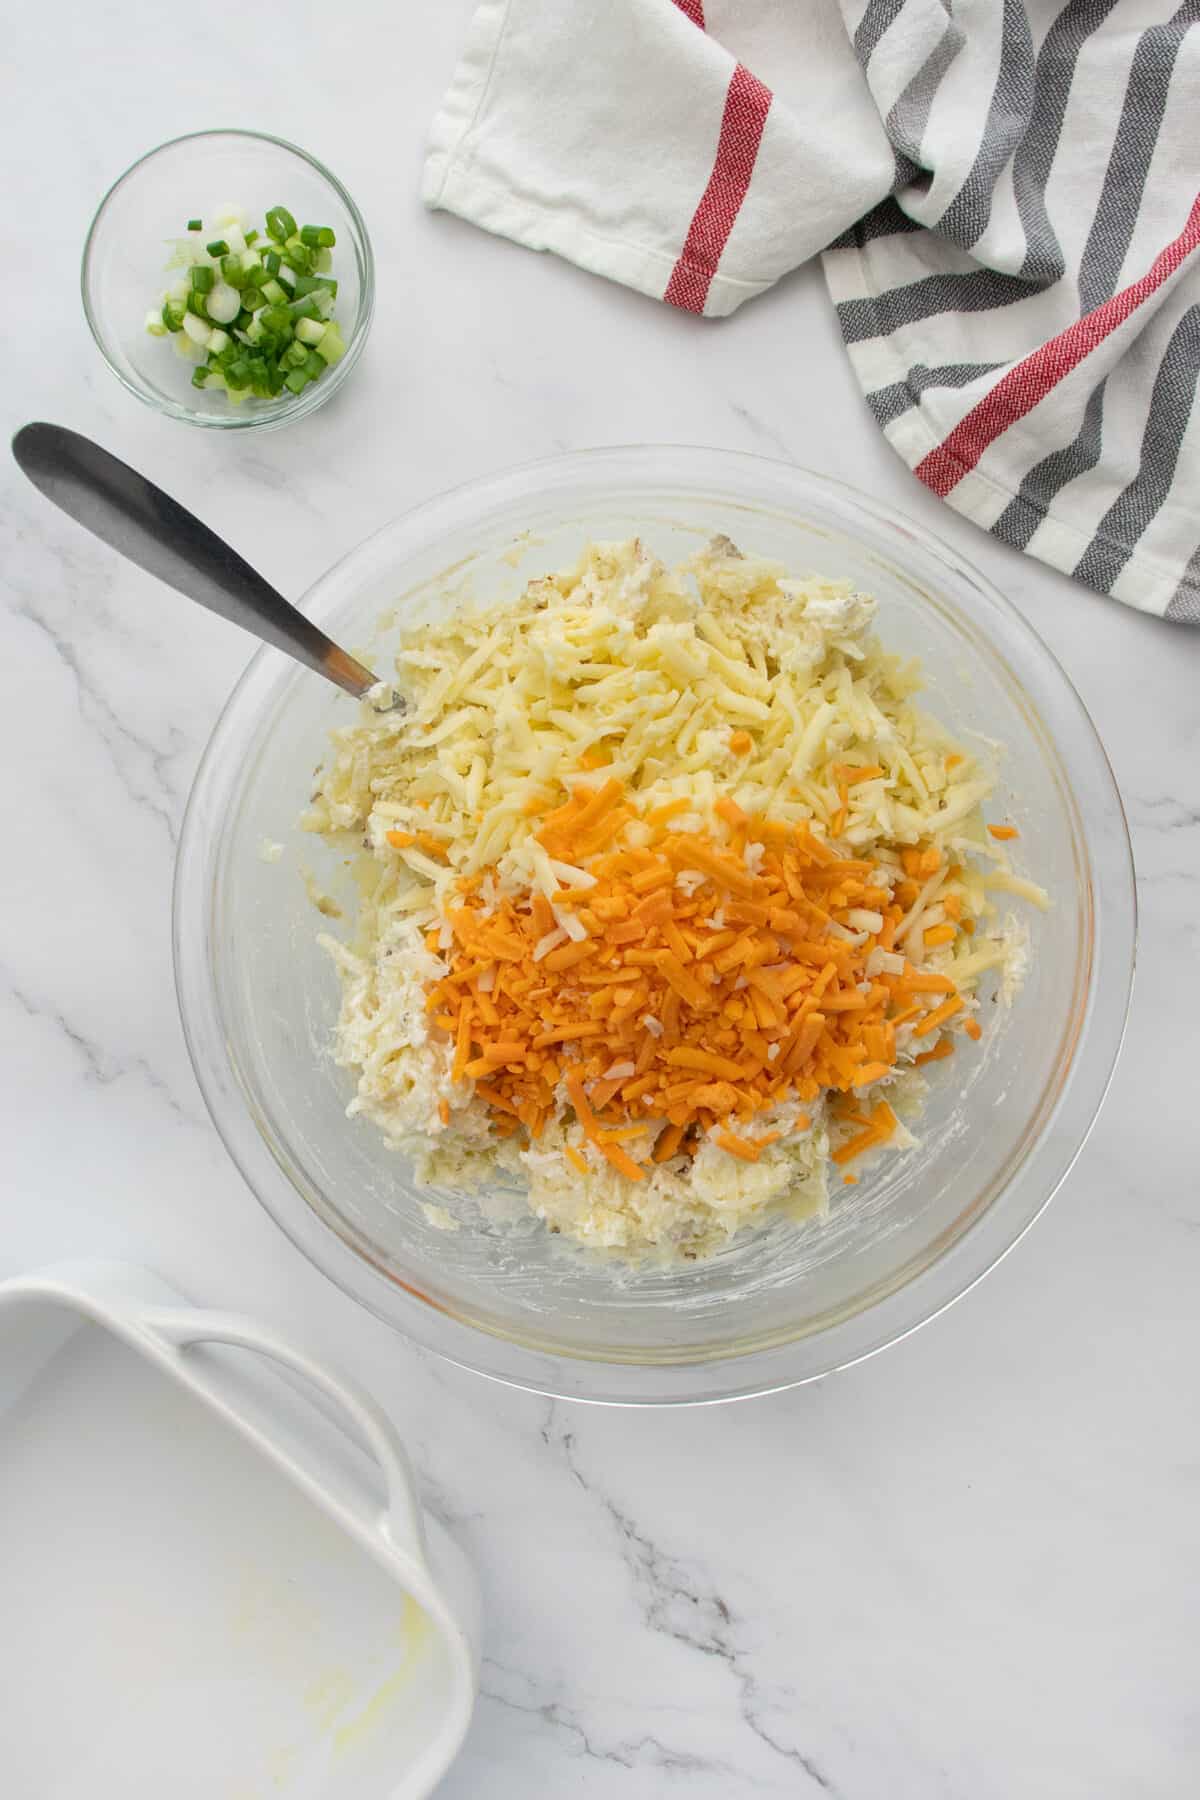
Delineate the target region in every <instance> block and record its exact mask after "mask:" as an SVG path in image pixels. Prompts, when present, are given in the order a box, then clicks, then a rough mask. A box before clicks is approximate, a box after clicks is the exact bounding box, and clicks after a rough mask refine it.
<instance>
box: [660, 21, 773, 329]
mask: <svg viewBox="0 0 1200 1800" xmlns="http://www.w3.org/2000/svg"><path fill="white" fill-rule="evenodd" d="M676 4H677V5H678V4H680V0H676ZM683 10H684V11H685V12H686V11H687V10H688V9H687V8H686V7H684V9H683ZM770 106H771V90H770V88H768V87H764V86H763V84H762V82H761V81H759V79H758V78H757V76H755V75H752V74H751V73H750V71H749V69H745V68H743V67H742V65H741V63H739V64H738V66H737V68H736V69H735V70H734V71H733V77H732V79H731V80H730V83H729V91H728V93H727V94H726V96H725V112H724V115H723V117H722V119H721V135H720V137H719V138H718V139H717V154H716V159H715V161H714V162H713V169H712V174H711V175H710V176H709V178H708V186H707V187H706V188H705V190H704V193H703V194H702V195H701V198H700V204H699V206H698V207H697V208H696V211H695V213H694V215H693V217H692V222H691V225H690V226H689V227H688V234H687V237H686V239H685V240H684V245H683V249H682V251H681V252H680V256H679V261H678V262H677V263H676V264H675V267H674V269H673V270H672V271H671V279H670V281H669V282H668V283H667V291H666V293H665V294H664V295H663V299H664V300H666V301H667V303H668V304H669V305H671V306H680V307H682V308H683V309H684V310H685V311H687V312H694V313H702V312H703V311H704V303H705V301H706V300H707V299H708V290H709V288H710V286H711V285H712V278H713V276H714V275H715V274H716V272H717V264H718V263H719V262H720V260H721V253H722V251H723V250H724V248H725V245H726V243H727V242H728V239H729V234H730V232H731V231H732V230H733V222H734V220H735V219H736V218H737V216H738V213H739V212H740V211H741V205H742V201H743V200H744V199H745V198H746V190H747V188H748V187H749V186H750V177H751V176H752V175H753V173H754V164H755V160H756V158H757V156H758V146H759V143H760V142H761V140H762V134H763V126H764V125H765V124H766V122H767V113H768V112H769V110H770Z"/></svg>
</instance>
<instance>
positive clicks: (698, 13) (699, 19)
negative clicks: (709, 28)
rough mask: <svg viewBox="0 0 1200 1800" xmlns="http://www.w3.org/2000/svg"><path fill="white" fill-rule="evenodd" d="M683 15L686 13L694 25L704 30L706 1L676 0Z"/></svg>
mask: <svg viewBox="0 0 1200 1800" xmlns="http://www.w3.org/2000/svg"><path fill="white" fill-rule="evenodd" d="M675 4H676V6H677V7H678V8H679V10H680V12H681V13H686V14H687V17H688V18H689V19H690V20H691V21H692V24H693V25H698V26H699V27H700V29H701V31H703V30H704V0H675Z"/></svg>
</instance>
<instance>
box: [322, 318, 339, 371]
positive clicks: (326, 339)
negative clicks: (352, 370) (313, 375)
mask: <svg viewBox="0 0 1200 1800" xmlns="http://www.w3.org/2000/svg"><path fill="white" fill-rule="evenodd" d="M345 354H346V346H345V343H344V342H343V339H342V334H341V332H340V331H339V330H338V328H337V324H336V321H335V320H333V319H330V321H329V323H328V325H327V326H326V327H325V334H324V336H323V337H322V339H321V341H320V343H319V344H318V345H317V355H318V356H319V357H320V358H321V360H322V361H323V362H326V363H328V364H329V365H330V366H332V365H333V364H334V363H335V362H341V360H342V358H343V356H345Z"/></svg>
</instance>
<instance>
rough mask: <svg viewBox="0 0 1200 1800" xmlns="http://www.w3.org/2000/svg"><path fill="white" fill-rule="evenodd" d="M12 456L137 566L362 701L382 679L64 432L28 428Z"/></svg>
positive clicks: (184, 519)
mask: <svg viewBox="0 0 1200 1800" xmlns="http://www.w3.org/2000/svg"><path fill="white" fill-rule="evenodd" d="M12 448H13V455H14V456H15V457H16V459H17V461H18V463H20V465H21V467H22V469H23V470H24V471H25V473H26V475H28V477H29V479H30V481H32V483H33V485H34V487H36V488H40V489H41V491H42V493H43V494H45V496H46V498H47V499H48V500H53V502H54V504H55V506H59V507H61V508H62V510H63V512H65V513H69V514H70V516H71V518H73V519H75V520H77V521H78V522H79V524H80V525H86V526H87V528H88V530H89V531H94V532H95V534H96V536H97V537H98V538H103V540H104V542H105V543H106V544H111V545H112V547H113V549H114V550H119V551H120V553H121V555H122V556H127V557H128V558H129V560H130V561H131V562H135V563H138V564H139V565H140V566H141V567H142V568H143V569H148V570H149V572H150V573H151V575H157V576H158V578H159V580H160V581H166V582H169V583H170V585H171V586H172V587H173V588H178V589H179V592H180V593H181V594H186V595H187V596H188V598H189V599H190V600H198V601H199V602H200V605H201V606H206V607H207V608H208V610H209V612H214V613H216V614H218V616H219V617H220V618H222V619H228V620H229V621H230V623H231V624H233V625H240V626H241V627H242V628H243V630H245V631H250V632H253V633H254V635H255V637H259V638H262V639H263V641H264V642H265V643H268V644H273V645H274V646H275V648H276V649H277V650H283V651H285V652H286V654H287V655H288V656H294V657H295V659H296V661H297V662H302V663H303V664H304V665H305V667H306V668H309V669H315V670H316V672H317V674H318V675H324V676H325V677H326V678H327V680H329V681H332V682H334V683H335V684H336V685H337V686H338V687H340V688H342V689H343V690H344V692H345V693H347V694H354V695H356V696H358V697H359V698H360V699H361V697H362V696H363V695H364V694H365V693H366V692H367V690H368V688H372V687H374V686H375V685H376V683H377V681H378V679H379V677H378V676H377V675H373V674H372V673H371V671H370V669H366V668H364V667H363V665H362V663H360V662H356V661H355V659H354V657H352V656H351V655H350V654H349V653H348V652H347V651H345V650H342V649H341V648H340V647H339V646H338V645H337V644H335V643H333V641H332V640H331V639H330V638H327V637H326V636H325V633H324V632H323V631H319V630H318V629H317V627H316V626H315V625H314V624H313V623H312V621H311V620H310V619H306V618H305V617H304V614H303V613H299V612H297V611H296V608H295V607H294V606H292V605H290V604H289V602H288V601H286V600H285V599H284V597H283V595H282V594H280V593H277V592H276V590H275V589H274V588H273V587H271V585H270V583H269V582H266V581H264V580H263V578H262V576H261V575H259V574H258V573H257V571H256V570H254V569H252V568H251V567H250V564H249V563H247V562H243V561H242V558H241V557H240V556H239V555H238V553H237V551H236V550H231V549H230V547H229V545H228V544H226V543H225V542H223V540H222V539H221V538H219V537H218V536H217V534H216V532H215V531H210V530H209V528H208V526H207V525H203V524H201V522H200V520H199V519H198V518H196V516H195V514H194V513H190V512H188V510H187V508H186V507H183V506H180V504H179V502H178V500H172V498H171V496H170V495H169V494H164V493H163V491H162V489H161V488H159V487H155V485H154V483H153V482H152V481H147V480H146V477H145V476H144V475H139V474H138V472H137V470H136V469H131V468H130V467H129V464H128V463H123V462H121V461H120V459H119V458H118V457H115V456H112V455H110V454H109V452H108V451H107V450H102V449H101V448H100V446H99V444H93V442H92V441H91V439H90V438H85V437H81V436H80V435H79V433H78V432H77V431H67V430H65V429H64V427H63V426H61V425H42V424H38V425H24V426H22V428H21V430H20V431H18V433H17V435H16V437H15V438H14V439H13V442H12Z"/></svg>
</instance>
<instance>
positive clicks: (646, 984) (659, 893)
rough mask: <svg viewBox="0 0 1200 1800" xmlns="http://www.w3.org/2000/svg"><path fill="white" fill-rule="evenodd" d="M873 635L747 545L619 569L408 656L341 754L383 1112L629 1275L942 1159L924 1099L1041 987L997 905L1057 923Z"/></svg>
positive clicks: (357, 976)
mask: <svg viewBox="0 0 1200 1800" xmlns="http://www.w3.org/2000/svg"><path fill="white" fill-rule="evenodd" d="M873 611H874V607H873V602H871V601H870V600H869V599H868V598H867V597H866V596H863V595H861V594H858V593H855V592H853V591H852V590H850V589H849V588H847V587H845V586H842V585H839V584H836V583H831V582H824V581H811V582H797V581H793V580H790V579H788V578H787V577H786V576H785V575H784V573H783V571H782V570H780V569H779V568H778V567H777V566H775V565H772V564H769V563H765V562H762V561H760V560H756V559H752V558H746V557H742V556H741V555H740V554H739V553H738V552H737V551H736V550H735V549H734V548H733V546H732V545H731V544H729V543H728V542H727V541H726V540H718V542H717V543H715V544H714V545H712V546H710V548H709V550H708V551H706V552H705V553H703V554H702V555H700V556H698V557H696V558H694V559H693V560H692V562H691V563H690V564H689V565H687V566H686V567H685V568H684V569H682V570H677V571H668V570H667V569H665V568H664V567H663V566H662V565H661V564H659V563H657V562H655V561H654V560H653V559H651V558H650V557H649V556H648V555H646V553H645V552H644V551H643V549H642V548H641V546H640V545H639V544H637V543H630V544H621V545H592V546H590V547H589V549H588V550H587V552H586V553H585V555H584V556H583V558H582V559H581V561H580V563H579V564H578V565H577V567H576V568H574V569H572V570H570V571H567V572H565V573H562V574H559V575H554V576H550V577H546V578H543V579H540V580H537V581H534V582H531V583H530V584H529V586H528V587H527V589H526V591H525V593H524V595H522V596H521V597H520V599H518V600H517V601H515V602H514V603H511V604H509V605H507V606H503V607H496V608H492V609H490V610H487V611H475V612H472V611H470V610H467V609H465V608H462V607H460V608H458V609H456V610H455V611H453V612H452V613H451V614H450V615H449V616H448V617H447V618H446V619H445V620H444V622H443V623H441V624H439V625H436V626H434V627H432V628H430V629H427V630H424V631H422V632H420V633H419V634H418V633H413V634H411V635H410V636H408V637H406V638H405V639H404V640H403V641H402V643H401V645H400V649H399V654H398V657H397V672H398V678H397V682H396V684H395V686H396V688H397V689H398V691H399V693H400V695H401V697H402V700H403V702H404V705H403V706H402V708H401V709H398V710H394V711H392V712H388V713H380V712H377V711H375V710H374V709H373V708H372V707H371V706H370V705H369V704H365V705H364V708H363V710H362V714H361V716H360V718H359V721H358V723H357V724H356V725H353V726H350V727H347V728H344V729H342V730H339V731H338V732H337V733H335V734H334V744H333V754H332V757H331V759H330V761H329V763H328V764H327V766H326V767H325V768H324V770H323V771H322V772H321V774H320V776H319V780H318V787H317V792H316V796H315V798H314V801H313V805H312V808H311V811H310V813H309V814H308V816H307V818H306V823H307V824H308V825H309V827H310V828H311V829H313V830H316V831H319V832H321V833H322V834H324V835H325V836H326V837H327V838H328V839H329V840H330V841H331V842H332V843H334V844H336V845H338V846H339V847H341V846H345V847H346V848H347V849H350V850H352V851H353V852H354V853H355V854H356V856H357V859H358V874H359V878H360V888H361V892H362V903H361V907H360V915H359V920H358V936H357V938H356V939H355V941H354V942H353V943H351V944H343V943H335V942H334V941H333V940H325V941H326V942H328V944H329V947H330V949H331V953H332V954H333V955H334V956H335V958H336V960H337V962H338V966H339V969H340V971H341V974H342V978H343V993H344V999H343V1007H342V1014H341V1019H340V1022H339V1028H338V1046H337V1047H338V1055H339V1060H340V1061H342V1062H343V1063H345V1064H346V1065H347V1066H348V1067H350V1068H352V1069H354V1070H355V1071H356V1074H357V1078H358V1092H357V1094H356V1097H355V1100H354V1102H353V1105H352V1110H355V1111H361V1112H364V1113H366V1114H367V1115H368V1116H370V1117H371V1118H372V1119H374V1120H375V1121H376V1123H377V1124H379V1125H380V1126H381V1127H382V1128H383V1129H384V1130H385V1132H387V1133H388V1135H389V1136H390V1137H391V1138H392V1139H393V1140H394V1141H395V1142H396V1143H397V1144H399V1145H400V1146H401V1147H402V1148H404V1149H406V1150H407V1151H409V1152H410V1153H411V1154H413V1155H414V1156H416V1158H417V1160H418V1162H419V1164H420V1165H421V1167H422V1168H423V1170H424V1172H425V1173H426V1175H428V1176H429V1177H430V1178H431V1179H434V1180H438V1181H441V1182H442V1183H443V1184H445V1185H448V1186H451V1187H470V1186H472V1185H478V1184H480V1183H487V1182H488V1181H489V1179H491V1177H492V1176H494V1174H495V1172H496V1170H497V1169H502V1170H504V1171H507V1172H508V1173H509V1174H513V1175H518V1176H519V1177H521V1179H523V1181H524V1182H525V1183H526V1185H527V1187H528V1192H529V1203H530V1205H531V1207H532V1208H533V1210H534V1211H535V1212H537V1213H538V1214H539V1215H540V1216H541V1217H543V1218H544V1219H545V1220H546V1221H547V1222H548V1223H549V1224H551V1225H552V1226H553V1227H554V1228H555V1229H557V1230H559V1231H562V1232H563V1233H565V1234H567V1235H569V1236H572V1237H575V1238H577V1239H578V1240H579V1241H581V1242H583V1243H587V1244H597V1245H603V1246H606V1247H610V1248H617V1249H621V1250H624V1251H631V1252H636V1251H643V1250H645V1249H647V1248H658V1249H664V1248H665V1249H667V1250H669V1251H671V1252H674V1253H681V1254H685V1255H699V1254H704V1253H706V1252H707V1251H709V1250H711V1249H713V1248H715V1247H717V1245H719V1244H720V1243H722V1242H725V1241H727V1239H728V1238H729V1237H730V1236H732V1235H733V1234H734V1233H735V1232H736V1231H738V1230H739V1229H741V1228H743V1227H744V1226H745V1225H747V1224H749V1223H753V1222H755V1221H757V1220H760V1219H762V1218H764V1217H765V1216H767V1214H768V1213H770V1212H771V1211H778V1210H780V1209H781V1208H783V1209H789V1210H792V1211H793V1212H795V1213H797V1214H801V1215H802V1214H803V1213H805V1212H811V1211H819V1210H821V1209H823V1208H824V1206H825V1205H826V1204H827V1180H828V1174H829V1168H830V1164H831V1162H832V1164H833V1165H834V1166H836V1167H837V1168H839V1169H844V1166H845V1165H846V1164H847V1163H851V1162H854V1161H855V1160H856V1159H857V1158H858V1157H860V1156H862V1155H864V1154H866V1153H868V1152H875V1151H877V1150H879V1149H880V1148H881V1147H883V1146H885V1145H887V1146H893V1147H897V1148H903V1147H904V1146H905V1145H907V1144H911V1143H912V1142H913V1141H914V1140H913V1139H912V1138H911V1136H910V1135H909V1133H908V1131H907V1129H906V1128H905V1127H904V1126H903V1125H901V1124H900V1122H899V1119H898V1117H897V1114H896V1111H895V1109H894V1105H893V1103H892V1102H893V1101H894V1100H895V1099H896V1097H897V1096H898V1095H900V1094H901V1093H903V1092H904V1091H905V1089H906V1087H907V1088H908V1089H909V1090H912V1089H913V1087H914V1084H917V1085H918V1086H919V1084H920V1074H919V1073H918V1071H919V1070H920V1069H922V1068H923V1067H924V1066H925V1065H926V1064H929V1063H931V1062H935V1061H937V1060H939V1059H940V1058H941V1057H943V1056H945V1055H947V1054H949V1052H950V1050H951V1049H952V1047H953V1039H954V1037H955V1036H957V1035H958V1034H959V1033H965V1035H966V1036H967V1037H969V1038H972V1039H977V1038H978V1037H980V1036H981V1035H982V1032H981V1026H980V1023H979V1020H978V1017H977V1012H978V988H979V984H980V981H981V980H984V979H986V978H988V977H989V975H991V973H992V972H993V971H996V972H998V973H1003V974H1004V975H1005V979H1006V980H1007V979H1008V976H1009V974H1010V973H1011V961H1012V958H1011V955H1010V950H1009V943H1008V936H1006V929H1007V928H1005V929H1004V930H1002V929H1001V928H1000V927H999V925H998V922H997V916H996V909H995V902H994V900H993V899H992V894H993V892H994V891H995V890H996V889H1000V890H1001V891H1004V892H1007V893H1011V894H1022V895H1023V897H1025V898H1028V899H1030V900H1031V901H1032V902H1033V903H1034V904H1035V905H1044V904H1046V900H1045V896H1044V895H1043V894H1042V893H1041V890H1039V889H1037V888H1036V887H1035V886H1034V884H1032V883H1030V882H1028V881H1027V880H1026V879H1025V878H1024V877H1022V876H1019V875H1017V874H1015V873H1014V872H1013V871H1012V869H1011V868H1010V867H1009V865H1008V862H1007V854H1006V848H1005V844H1006V840H1007V839H1008V838H1010V837H1013V836H1015V835H1016V834H1015V831H1014V829H1013V828H1011V827H1006V826H1000V827H991V828H989V827H988V826H987V825H986V824H985V821H984V818H983V815H982V810H981V809H982V806H983V804H984V802H985V801H986V799H987V797H988V795H989V794H990V793H991V790H992V785H993V779H994V777H993V774H992V772H991V771H990V770H988V769H986V768H983V767H981V765H980V763H979V761H978V759H977V758H975V757H973V756H971V755H968V754H967V752H966V751H965V750H964V749H963V748H962V746H961V745H958V744H956V743H955V741H954V740H953V739H952V738H951V737H950V735H949V734H948V733H947V732H946V731H945V729H944V728H943V727H942V726H941V725H940V724H939V723H938V722H937V721H936V720H935V719H934V718H933V717H932V716H931V715H929V714H927V713H925V712H923V711H922V710H920V709H919V708H918V707H916V706H915V705H914V704H913V695H914V694H915V692H916V691H917V687H918V685H919V682H918V675H917V672H916V670H915V669H914V668H913V667H911V666H909V665H905V664H902V663H901V662H900V661H899V660H898V659H896V658H895V657H892V656H889V655H888V654H887V653H886V652H885V651H884V650H883V649H882V648H881V647H880V645H879V644H878V642H877V641H876V640H875V639H874V638H873V637H872V636H871V635H870V633H869V629H868V628H869V626H870V623H871V620H872V615H873ZM1009 935H1011V936H1012V937H1013V941H1014V942H1015V940H1016V935H1019V934H1016V933H1015V928H1014V933H1012V934H1009ZM1021 954H1022V956H1025V955H1027V950H1026V948H1025V944H1024V939H1023V938H1022V947H1021ZM1022 966H1023V965H1022ZM1010 985H1015V984H1010ZM885 1092H886V1094H887V1095H889V1096H891V1098H887V1097H885Z"/></svg>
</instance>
